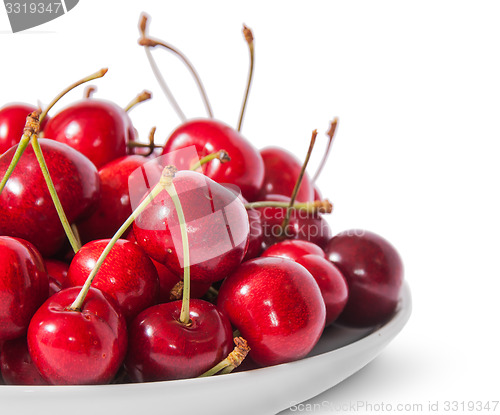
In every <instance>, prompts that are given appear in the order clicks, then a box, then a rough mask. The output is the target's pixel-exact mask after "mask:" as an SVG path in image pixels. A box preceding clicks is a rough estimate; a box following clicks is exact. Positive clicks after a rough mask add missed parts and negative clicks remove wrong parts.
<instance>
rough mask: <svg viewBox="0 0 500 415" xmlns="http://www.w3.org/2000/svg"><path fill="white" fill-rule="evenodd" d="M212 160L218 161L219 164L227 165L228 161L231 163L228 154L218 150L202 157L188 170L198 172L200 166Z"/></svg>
mask: <svg viewBox="0 0 500 415" xmlns="http://www.w3.org/2000/svg"><path fill="white" fill-rule="evenodd" d="M214 159H218V160H219V161H220V162H221V163H227V162H228V161H231V157H229V154H228V153H227V151H226V150H219V151H216V152H214V153H210V154H209V155H208V156H205V157H203V158H202V159H201V160H200V161H198V162H196V163H194V164H193V165H192V166H191V168H190V169H189V170H193V171H195V170H198V169H199V168H200V167H201V166H203V165H204V164H207V163H208V162H210V161H212V160H214Z"/></svg>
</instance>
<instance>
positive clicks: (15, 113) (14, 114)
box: [0, 104, 49, 154]
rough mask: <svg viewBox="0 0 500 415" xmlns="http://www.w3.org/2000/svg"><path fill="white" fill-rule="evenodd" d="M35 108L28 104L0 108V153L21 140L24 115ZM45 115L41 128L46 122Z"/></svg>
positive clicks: (24, 123) (24, 120)
mask: <svg viewBox="0 0 500 415" xmlns="http://www.w3.org/2000/svg"><path fill="white" fill-rule="evenodd" d="M36 109H37V108H36V107H34V106H33V105H28V104H9V105H6V106H5V107H3V108H2V109H0V154H2V153H5V152H6V151H7V150H8V149H9V148H11V147H12V146H15V145H16V144H17V143H19V140H21V137H22V135H23V131H24V127H25V125H26V117H27V116H28V115H29V114H30V113H32V112H33V111H35V110H36ZM48 119H49V117H45V119H44V120H43V122H42V125H41V129H42V130H43V128H44V127H45V125H46V124H47V121H48Z"/></svg>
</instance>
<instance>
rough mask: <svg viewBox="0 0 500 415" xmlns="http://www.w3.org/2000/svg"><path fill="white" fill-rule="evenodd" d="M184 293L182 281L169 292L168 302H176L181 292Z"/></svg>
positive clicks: (180, 296)
mask: <svg viewBox="0 0 500 415" xmlns="http://www.w3.org/2000/svg"><path fill="white" fill-rule="evenodd" d="M183 291H184V281H179V282H178V283H177V284H175V285H174V286H173V287H172V289H171V290H170V301H177V300H180V299H181V298H182V292H183Z"/></svg>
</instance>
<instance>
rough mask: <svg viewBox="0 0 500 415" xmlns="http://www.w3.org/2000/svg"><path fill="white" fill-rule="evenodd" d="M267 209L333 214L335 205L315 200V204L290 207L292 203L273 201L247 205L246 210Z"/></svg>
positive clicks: (306, 203) (326, 200)
mask: <svg viewBox="0 0 500 415" xmlns="http://www.w3.org/2000/svg"><path fill="white" fill-rule="evenodd" d="M266 207H278V208H287V209H288V208H291V209H295V210H300V211H305V212H308V213H331V212H332V210H333V205H332V203H331V202H330V201H329V200H328V199H324V200H315V201H314V202H300V203H294V204H293V206H290V202H277V201H273V200H269V201H267V200H264V201H261V202H251V203H246V204H245V208H246V209H248V210H250V209H258V208H266Z"/></svg>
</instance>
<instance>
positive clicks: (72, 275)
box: [66, 239, 159, 321]
mask: <svg viewBox="0 0 500 415" xmlns="http://www.w3.org/2000/svg"><path fill="white" fill-rule="evenodd" d="M108 242H109V240H108V239H102V240H98V241H92V242H89V243H87V244H85V245H84V246H82V248H81V249H80V250H79V251H78V253H77V254H76V255H75V257H74V258H73V261H71V265H70V267H69V271H68V277H67V283H66V286H67V287H74V286H80V285H83V284H85V281H86V280H87V277H88V276H89V274H90V272H91V271H92V269H93V268H94V266H95V264H96V262H97V260H98V259H99V257H100V255H101V254H102V252H103V251H104V249H105V248H106V245H107V244H108ZM92 286H93V287H95V288H98V289H100V290H101V291H103V292H104V293H106V294H108V295H109V297H111V298H113V300H114V301H116V303H117V304H118V307H119V309H120V311H121V312H122V314H123V316H124V317H125V319H126V320H127V321H131V320H132V319H133V318H134V317H135V316H136V315H137V314H139V313H140V312H141V311H142V310H144V309H146V308H148V307H150V306H152V305H153V304H156V301H157V299H158V291H159V281H158V273H157V271H156V268H155V266H154V265H153V263H152V262H151V259H150V258H149V257H148V256H147V255H146V253H145V252H144V251H143V250H142V249H141V248H139V247H138V246H137V245H136V244H134V243H132V242H129V241H126V240H123V239H119V240H118V241H117V242H116V244H115V245H114V246H113V248H112V249H111V252H110V253H109V254H108V256H107V257H106V260H105V261H104V263H103V264H102V265H101V268H100V269H99V272H98V273H97V275H96V277H95V279H94V281H93V282H92Z"/></svg>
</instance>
